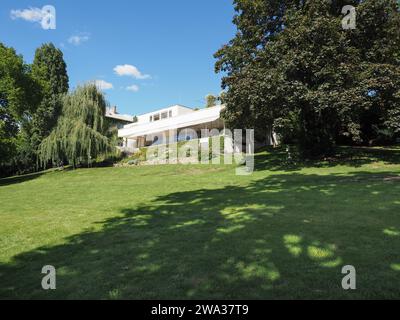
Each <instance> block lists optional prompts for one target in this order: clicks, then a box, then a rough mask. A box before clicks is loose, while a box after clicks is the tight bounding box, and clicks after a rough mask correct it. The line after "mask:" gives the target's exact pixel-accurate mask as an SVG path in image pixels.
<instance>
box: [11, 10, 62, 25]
mask: <svg viewBox="0 0 400 320" xmlns="http://www.w3.org/2000/svg"><path fill="white" fill-rule="evenodd" d="M10 17H11V19H12V20H17V19H22V20H25V21H29V22H37V23H39V24H40V25H41V27H42V29H45V30H48V29H55V28H56V22H55V19H56V12H55V8H54V7H53V6H49V5H48V6H44V7H43V8H36V7H30V8H29V9H23V10H19V9H18V10H11V11H10Z"/></svg>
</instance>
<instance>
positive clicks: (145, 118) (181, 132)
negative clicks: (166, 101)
mask: <svg viewBox="0 0 400 320" xmlns="http://www.w3.org/2000/svg"><path fill="white" fill-rule="evenodd" d="M223 108H224V107H223V106H221V105H218V106H215V107H211V108H205V109H200V110H193V109H191V108H188V107H184V106H181V105H175V106H171V107H168V108H165V109H161V110H157V111H154V112H150V113H146V114H143V115H140V116H138V117H137V120H138V121H137V122H135V123H131V124H127V125H125V126H123V128H121V129H119V130H118V137H120V138H123V146H122V149H123V150H125V151H130V152H134V151H136V150H137V149H138V148H141V147H146V146H150V145H154V144H165V143H167V142H168V143H171V142H177V141H185V140H191V139H194V138H200V137H202V134H201V130H202V129H208V130H210V131H211V130H212V129H217V130H219V132H221V130H223V129H224V123H223V121H222V120H221V110H222V109H223ZM215 132H216V131H215ZM165 140H167V141H165Z"/></svg>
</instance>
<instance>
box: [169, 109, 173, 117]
mask: <svg viewBox="0 0 400 320" xmlns="http://www.w3.org/2000/svg"><path fill="white" fill-rule="evenodd" d="M169 117H170V118H171V117H172V110H169Z"/></svg>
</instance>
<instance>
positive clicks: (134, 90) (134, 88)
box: [126, 84, 139, 92]
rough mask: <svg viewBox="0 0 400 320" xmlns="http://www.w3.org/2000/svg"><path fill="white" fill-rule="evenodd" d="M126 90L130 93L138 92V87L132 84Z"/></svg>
mask: <svg viewBox="0 0 400 320" xmlns="http://www.w3.org/2000/svg"><path fill="white" fill-rule="evenodd" d="M126 90H128V91H132V92H138V91H139V86H137V85H136V84H133V85H131V86H129V87H126Z"/></svg>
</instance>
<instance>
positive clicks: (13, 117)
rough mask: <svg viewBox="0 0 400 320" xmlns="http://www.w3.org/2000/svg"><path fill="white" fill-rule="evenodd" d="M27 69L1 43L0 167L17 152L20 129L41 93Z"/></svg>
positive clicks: (32, 110) (20, 59)
mask: <svg viewBox="0 0 400 320" xmlns="http://www.w3.org/2000/svg"><path fill="white" fill-rule="evenodd" d="M29 71H30V70H29V66H27V65H26V64H25V63H24V61H23V59H22V57H21V56H18V55H17V54H16V52H15V50H14V49H13V48H7V47H6V46H4V45H3V44H2V43H0V167H1V168H2V169H1V170H2V171H5V170H8V169H7V168H6V167H5V166H7V165H9V164H10V161H11V160H12V158H13V157H14V156H15V154H16V152H17V140H18V134H19V131H20V130H19V127H20V126H21V124H22V123H23V122H24V121H26V119H27V118H28V117H29V115H30V114H31V113H32V112H34V110H35V108H36V106H37V103H38V101H39V99H40V90H38V89H39V88H38V86H37V84H36V83H35V82H34V81H33V80H32V79H31V78H30V76H29Z"/></svg>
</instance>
